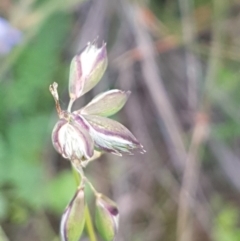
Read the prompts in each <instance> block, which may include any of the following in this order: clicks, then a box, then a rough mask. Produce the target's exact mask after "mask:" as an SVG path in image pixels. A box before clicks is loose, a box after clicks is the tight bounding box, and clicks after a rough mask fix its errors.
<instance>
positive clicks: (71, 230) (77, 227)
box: [60, 187, 85, 241]
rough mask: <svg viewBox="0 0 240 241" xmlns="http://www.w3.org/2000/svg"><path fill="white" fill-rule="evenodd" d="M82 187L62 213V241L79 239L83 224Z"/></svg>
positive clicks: (77, 240)
mask: <svg viewBox="0 0 240 241" xmlns="http://www.w3.org/2000/svg"><path fill="white" fill-rule="evenodd" d="M84 210H85V202H84V187H80V188H79V189H78V190H77V192H76V194H75V195H74V197H73V199H72V200H71V202H70V203H69V205H68V206H67V208H66V210H65V212H64V213H63V215H62V219H61V226H60V234H61V240H62V241H79V240H80V237H81V235H82V232H83V228H84V224H85V216H84Z"/></svg>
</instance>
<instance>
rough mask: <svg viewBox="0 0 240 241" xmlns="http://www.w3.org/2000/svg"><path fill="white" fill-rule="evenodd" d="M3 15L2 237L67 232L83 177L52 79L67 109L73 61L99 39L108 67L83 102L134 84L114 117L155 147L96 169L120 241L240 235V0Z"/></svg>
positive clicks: (35, 5)
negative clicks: (58, 134)
mask: <svg viewBox="0 0 240 241" xmlns="http://www.w3.org/2000/svg"><path fill="white" fill-rule="evenodd" d="M0 16H1V18H2V19H5V20H7V21H8V23H9V25H7V24H6V23H5V22H4V24H3V25H2V26H1V24H0V98H1V101H0V223H1V225H0V241H10V240H14V241H15V240H18V241H22V240H24V241H30V240H31V241H32V240H34V241H45V240H53V241H57V240H59V237H58V232H59V222H60V218H61V214H62V213H63V211H64V208H65V206H66V205H67V203H68V202H69V201H70V199H71V198H72V196H73V194H74V192H75V189H76V183H75V180H74V176H73V174H72V171H71V167H70V163H69V162H68V161H66V160H64V159H63V158H61V157H60V156H59V155H58V154H57V153H56V151H55V150H54V149H53V147H52V143H51V131H52V128H53V126H54V124H55V122H56V120H57V114H56V111H55V104H54V101H53V99H52V96H51V94H50V92H49V89H48V88H49V85H50V84H52V83H53V82H54V81H55V82H58V84H59V95H60V102H61V105H62V108H63V109H64V108H66V107H67V104H68V98H69V97H68V75H69V64H70V61H71V58H72V57H73V56H74V55H75V54H76V53H77V52H78V51H79V50H81V49H82V48H83V47H84V46H85V44H86V43H87V42H88V41H92V40H93V39H95V38H96V37H97V36H99V44H101V43H102V41H106V42H107V49H108V57H109V66H108V69H107V72H106V74H105V75H104V77H103V79H102V81H101V82H100V83H99V84H98V85H97V86H96V87H95V88H94V89H93V90H92V91H90V92H89V93H88V94H86V95H85V96H84V97H83V98H81V99H80V100H78V101H77V102H76V103H75V104H74V107H73V108H74V109H80V108H81V107H82V106H83V105H84V104H86V103H87V102H88V101H89V100H90V99H91V98H92V97H93V96H95V95H96V94H98V93H100V92H103V91H105V90H108V89H112V88H120V89H124V90H131V91H132V95H131V96H130V98H129V101H128V102H127V104H126V106H125V107H124V108H123V110H122V111H121V112H120V113H119V114H118V115H117V116H114V117H113V118H116V119H118V120H119V121H120V122H121V123H123V124H124V125H125V126H127V127H128V128H129V129H130V130H131V131H132V132H133V133H134V135H136V137H137V138H138V139H139V140H140V141H141V143H142V144H143V145H144V147H145V149H146V150H147V153H146V154H145V155H141V154H136V155H135V156H124V157H122V158H120V157H116V156H113V155H110V154H104V155H103V156H102V157H101V158H100V159H99V160H96V161H94V162H93V163H91V164H90V165H89V166H88V167H87V168H86V173H87V176H88V177H89V179H90V180H91V181H92V183H93V184H94V185H95V186H96V188H97V189H98V190H99V191H101V192H102V193H104V194H106V195H107V196H109V197H111V199H113V200H115V201H116V202H117V204H118V206H119V209H120V228H119V234H118V236H117V238H116V240H118V241H120V240H121V241H127V240H130V241H140V240H144V241H146V240H147V241H162V240H164V241H175V240H176V241H203V240H204V241H208V240H209V241H210V240H213V241H238V240H240V209H239V208H240V195H239V194H240V151H239V150H240V149H239V146H240V109H239V106H240V104H239V103H240V94H239V90H240V79H239V73H240V71H239V60H240V31H239V29H240V1H239V0H231V1H227V0H178V1H174V0H149V1H147V0H145V1H144V0H142V1H137V0H91V1H90V0H68V1H63V0H1V1H0ZM2 19H0V20H1V21H0V23H1V22H2ZM14 41H15V43H14V44H13V43H12V42H14ZM89 199H90V203H91V202H92V197H91V195H89ZM90 210H92V207H91V205H90ZM81 240H88V235H87V232H84V235H83V237H82V239H81ZM99 240H101V239H100V237H99Z"/></svg>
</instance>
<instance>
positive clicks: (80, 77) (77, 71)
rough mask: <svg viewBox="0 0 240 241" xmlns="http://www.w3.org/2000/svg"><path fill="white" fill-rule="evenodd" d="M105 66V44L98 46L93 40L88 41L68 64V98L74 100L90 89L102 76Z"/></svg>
mask: <svg viewBox="0 0 240 241" xmlns="http://www.w3.org/2000/svg"><path fill="white" fill-rule="evenodd" d="M106 67H107V53H106V44H103V45H102V47H100V48H98V47H97V45H96V43H95V42H92V43H88V44H87V46H86V47H85V48H84V50H83V51H82V52H81V53H80V54H78V55H76V56H75V57H74V58H73V59H72V62H71V65H70V76H69V95H70V98H71V99H72V100H76V99H77V98H79V97H80V96H81V95H83V94H85V93H86V92H88V91H89V90H91V89H92V88H93V87H94V86H95V85H96V84H97V83H98V82H99V81H100V79H101V78H102V76H103V74H104V72H105V70H106Z"/></svg>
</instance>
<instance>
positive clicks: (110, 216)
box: [95, 194, 119, 241]
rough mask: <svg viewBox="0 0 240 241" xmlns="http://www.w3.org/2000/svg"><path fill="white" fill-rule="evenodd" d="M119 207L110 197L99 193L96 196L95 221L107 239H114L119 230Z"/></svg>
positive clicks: (109, 240)
mask: <svg viewBox="0 0 240 241" xmlns="http://www.w3.org/2000/svg"><path fill="white" fill-rule="evenodd" d="M118 216H119V213H118V208H117V205H116V203H114V202H113V201H112V200H110V199H109V198H108V197H106V196H104V195H102V194H99V195H98V196H97V198H96V213H95V222H96V227H97V229H98V232H99V233H100V235H101V237H102V238H103V239H104V240H105V241H112V240H114V238H115V236H116V233H117V230H118Z"/></svg>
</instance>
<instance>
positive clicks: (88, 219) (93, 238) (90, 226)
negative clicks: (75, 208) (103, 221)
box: [85, 205, 97, 241]
mask: <svg viewBox="0 0 240 241" xmlns="http://www.w3.org/2000/svg"><path fill="white" fill-rule="evenodd" d="M85 219H86V224H85V225H86V229H87V232H88V235H89V239H90V241H97V238H96V234H95V231H94V228H93V222H92V218H91V215H90V212H89V208H88V205H86V206H85Z"/></svg>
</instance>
